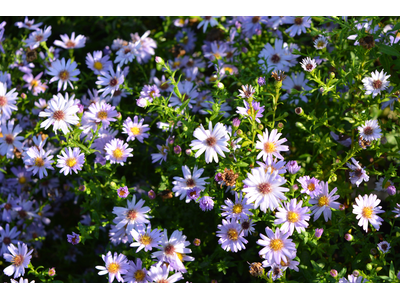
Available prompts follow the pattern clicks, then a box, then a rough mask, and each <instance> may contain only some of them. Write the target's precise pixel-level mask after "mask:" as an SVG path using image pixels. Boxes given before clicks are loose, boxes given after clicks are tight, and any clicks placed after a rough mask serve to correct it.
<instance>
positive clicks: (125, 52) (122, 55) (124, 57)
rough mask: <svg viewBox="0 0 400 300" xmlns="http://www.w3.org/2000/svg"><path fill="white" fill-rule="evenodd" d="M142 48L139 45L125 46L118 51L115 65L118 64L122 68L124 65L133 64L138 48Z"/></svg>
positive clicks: (130, 43)
mask: <svg viewBox="0 0 400 300" xmlns="http://www.w3.org/2000/svg"><path fill="white" fill-rule="evenodd" d="M138 47H140V44H138V43H132V42H129V43H128V44H127V45H123V46H122V48H121V49H119V50H118V51H117V56H116V58H115V60H114V63H118V66H120V67H122V66H123V65H124V64H127V63H130V62H132V60H133V59H134V58H135V57H136V56H135V53H136V51H137V48H138Z"/></svg>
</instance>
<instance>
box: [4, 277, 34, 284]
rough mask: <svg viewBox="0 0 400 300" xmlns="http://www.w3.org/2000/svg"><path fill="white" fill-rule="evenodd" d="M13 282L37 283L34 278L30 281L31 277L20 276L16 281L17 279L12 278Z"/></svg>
mask: <svg viewBox="0 0 400 300" xmlns="http://www.w3.org/2000/svg"><path fill="white" fill-rule="evenodd" d="M10 281H11V283H35V280H32V281H31V282H29V279H24V278H23V277H20V278H19V281H16V280H15V279H12V278H11V279H10Z"/></svg>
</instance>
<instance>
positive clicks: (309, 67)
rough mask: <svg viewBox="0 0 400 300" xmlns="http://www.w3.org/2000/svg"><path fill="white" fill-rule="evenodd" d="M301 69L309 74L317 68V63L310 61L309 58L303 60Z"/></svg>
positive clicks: (313, 60)
mask: <svg viewBox="0 0 400 300" xmlns="http://www.w3.org/2000/svg"><path fill="white" fill-rule="evenodd" d="M300 65H301V67H302V68H303V69H304V71H307V72H311V71H313V70H314V69H315V68H316V67H317V63H316V62H315V59H311V58H309V57H307V58H304V59H303V61H302V62H301V63H300Z"/></svg>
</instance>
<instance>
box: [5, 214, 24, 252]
mask: <svg viewBox="0 0 400 300" xmlns="http://www.w3.org/2000/svg"><path fill="white" fill-rule="evenodd" d="M4 221H6V220H4ZM20 233H21V232H20V231H17V227H13V228H11V230H10V224H8V223H7V224H6V226H5V229H3V227H1V226H0V246H1V248H0V256H3V254H4V253H8V246H10V245H11V244H17V243H18V242H20V241H19V240H18V236H19V234H20Z"/></svg>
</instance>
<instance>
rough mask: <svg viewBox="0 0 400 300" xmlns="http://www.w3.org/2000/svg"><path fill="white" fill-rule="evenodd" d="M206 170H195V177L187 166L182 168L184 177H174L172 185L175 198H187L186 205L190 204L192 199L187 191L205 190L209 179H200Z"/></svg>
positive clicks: (195, 168)
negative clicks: (194, 189)
mask: <svg viewBox="0 0 400 300" xmlns="http://www.w3.org/2000/svg"><path fill="white" fill-rule="evenodd" d="M203 172H204V169H197V166H195V167H194V169H193V176H192V173H191V172H190V169H189V168H188V167H187V166H182V173H183V178H182V177H174V181H173V182H172V184H173V185H174V187H173V188H172V191H173V192H174V193H175V197H179V196H180V200H183V199H184V198H185V197H186V203H189V202H190V200H191V199H190V198H189V197H188V195H187V191H188V190H189V189H192V188H195V187H197V188H199V189H200V190H201V191H204V190H205V186H206V184H207V183H206V182H205V180H206V179H208V178H209V177H200V176H201V174H203Z"/></svg>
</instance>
